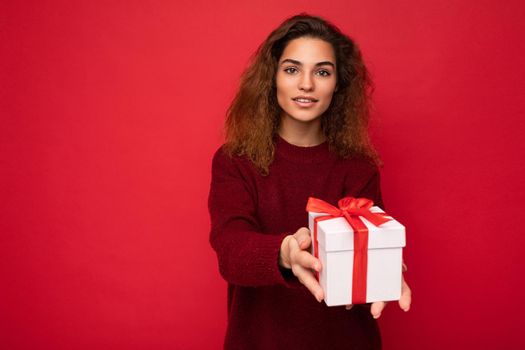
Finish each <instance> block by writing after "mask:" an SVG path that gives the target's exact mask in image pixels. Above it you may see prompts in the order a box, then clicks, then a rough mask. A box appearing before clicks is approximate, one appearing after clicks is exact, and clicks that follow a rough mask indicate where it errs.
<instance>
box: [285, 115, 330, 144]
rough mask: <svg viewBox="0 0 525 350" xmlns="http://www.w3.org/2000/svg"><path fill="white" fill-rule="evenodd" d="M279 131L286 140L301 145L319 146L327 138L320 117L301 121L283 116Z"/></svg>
mask: <svg viewBox="0 0 525 350" xmlns="http://www.w3.org/2000/svg"><path fill="white" fill-rule="evenodd" d="M278 133H279V136H281V137H282V138H283V139H284V140H286V142H288V143H291V144H292V145H295V146H301V147H311V146H317V145H319V144H321V143H323V142H324V141H325V140H326V137H325V135H324V134H323V132H322V130H321V119H320V118H316V119H315V120H312V121H310V122H301V121H297V120H293V119H292V118H290V117H282V118H281V124H280V125H279V130H278Z"/></svg>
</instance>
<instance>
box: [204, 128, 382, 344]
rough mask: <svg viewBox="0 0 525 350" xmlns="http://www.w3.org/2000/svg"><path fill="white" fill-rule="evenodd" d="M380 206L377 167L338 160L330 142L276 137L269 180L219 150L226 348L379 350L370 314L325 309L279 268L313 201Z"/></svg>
mask: <svg viewBox="0 0 525 350" xmlns="http://www.w3.org/2000/svg"><path fill="white" fill-rule="evenodd" d="M348 195H351V196H359V197H367V198H370V199H372V200H373V201H374V203H376V204H377V205H379V206H381V207H383V203H382V200H381V191H380V187H379V172H378V170H377V167H375V166H373V165H371V164H370V163H368V162H366V161H364V160H359V159H346V160H343V159H339V158H338V157H337V156H335V155H334V154H332V153H330V152H329V150H328V144H327V143H326V142H325V143H323V144H320V145H318V146H313V147H299V146H295V145H292V144H290V143H288V142H286V141H285V140H284V139H282V138H281V137H279V136H277V137H276V152H275V159H274V161H273V163H272V165H271V166H270V174H269V175H268V176H266V177H264V176H261V175H260V174H259V173H258V172H257V170H256V169H255V168H254V166H253V165H252V163H251V162H250V161H248V160H247V159H245V158H242V157H234V158H230V157H228V156H227V155H225V154H224V152H223V150H222V148H220V149H219V150H218V151H217V152H216V153H215V156H214V157H213V164H212V181H211V189H210V195H209V203H208V204H209V211H210V216H211V234H210V242H211V245H212V247H213V249H214V250H215V251H216V253H217V257H218V261H219V270H220V273H221V275H222V276H223V278H224V279H225V280H226V281H227V282H228V328H227V332H226V339H225V343H224V347H225V349H286V350H292V349H378V348H380V347H381V338H380V334H379V329H378V326H377V323H376V321H375V320H374V319H373V318H372V316H371V315H370V310H369V308H367V307H363V306H356V307H354V308H352V309H351V310H346V309H345V307H344V306H340V307H327V306H326V305H325V304H324V302H321V303H318V302H317V300H315V298H314V296H313V295H312V294H311V293H310V292H309V291H308V290H307V289H306V288H305V287H304V286H303V285H302V284H300V283H299V281H298V280H297V279H296V278H295V276H293V274H291V271H290V270H282V269H280V268H279V266H278V257H279V249H280V246H281V242H282V240H283V238H284V237H285V236H286V235H288V234H293V233H294V232H295V231H297V229H299V228H300V227H308V213H307V212H306V210H305V207H306V202H307V199H308V197H309V196H314V197H317V198H320V199H323V200H325V201H327V202H329V203H332V204H334V205H335V204H336V203H337V200H338V199H340V198H341V197H343V196H348Z"/></svg>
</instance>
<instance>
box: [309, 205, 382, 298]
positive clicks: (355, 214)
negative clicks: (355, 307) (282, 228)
mask: <svg viewBox="0 0 525 350" xmlns="http://www.w3.org/2000/svg"><path fill="white" fill-rule="evenodd" d="M337 205H338V206H339V208H336V207H334V206H333V205H331V204H329V203H327V202H325V201H323V200H320V199H317V198H313V197H310V198H308V203H307V205H306V210H307V211H311V212H316V213H327V214H329V215H327V216H318V217H316V218H315V219H314V256H315V257H316V258H319V246H318V242H317V223H318V222H319V221H323V220H328V219H333V218H337V217H344V218H345V219H346V221H348V223H349V224H350V226H351V227H352V228H353V230H354V269H353V274H352V303H353V304H364V303H366V274H367V266H368V228H367V227H366V225H365V224H364V223H363V222H362V221H361V219H360V218H359V217H360V216H362V217H364V218H366V219H367V220H368V221H370V222H371V223H372V224H373V225H375V226H379V225H381V224H384V223H385V222H387V221H390V220H391V219H389V218H385V213H372V212H371V211H370V208H371V207H372V206H373V205H374V202H373V201H371V200H370V199H367V198H353V197H345V198H342V199H340V200H339V201H338V202H337ZM317 279H318V280H319V274H317Z"/></svg>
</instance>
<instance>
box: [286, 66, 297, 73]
mask: <svg viewBox="0 0 525 350" xmlns="http://www.w3.org/2000/svg"><path fill="white" fill-rule="evenodd" d="M284 71H285V72H286V73H288V74H294V73H295V72H297V69H296V68H295V67H288V68H286V69H285V70H284Z"/></svg>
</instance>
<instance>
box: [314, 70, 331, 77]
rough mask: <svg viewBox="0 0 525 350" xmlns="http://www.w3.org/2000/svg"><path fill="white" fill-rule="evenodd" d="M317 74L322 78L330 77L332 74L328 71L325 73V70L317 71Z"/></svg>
mask: <svg viewBox="0 0 525 350" xmlns="http://www.w3.org/2000/svg"><path fill="white" fill-rule="evenodd" d="M317 74H319V75H320V76H322V77H328V76H330V75H332V73H330V72H329V71H327V70H325V69H321V70H319V71H317Z"/></svg>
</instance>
